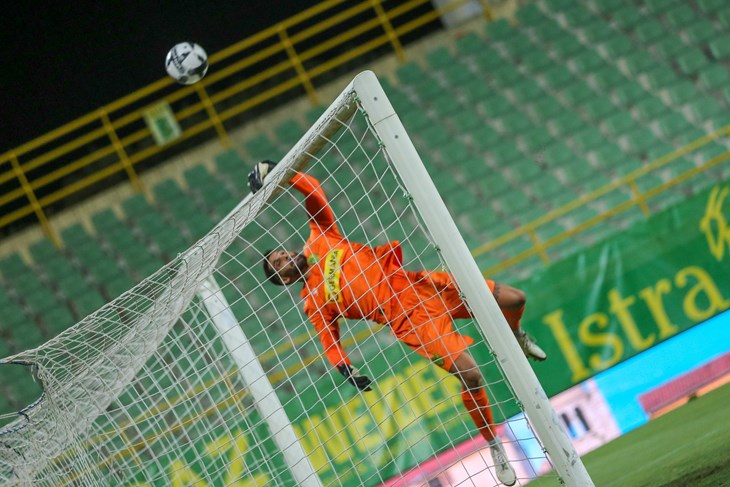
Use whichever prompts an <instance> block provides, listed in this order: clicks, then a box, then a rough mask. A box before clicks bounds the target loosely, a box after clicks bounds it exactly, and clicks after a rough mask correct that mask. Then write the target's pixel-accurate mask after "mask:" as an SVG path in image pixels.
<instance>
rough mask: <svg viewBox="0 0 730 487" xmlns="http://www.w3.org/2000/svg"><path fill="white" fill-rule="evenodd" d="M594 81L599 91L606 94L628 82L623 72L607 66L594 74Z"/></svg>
mask: <svg viewBox="0 0 730 487" xmlns="http://www.w3.org/2000/svg"><path fill="white" fill-rule="evenodd" d="M593 81H594V83H595V85H596V88H598V90H599V91H601V92H604V93H606V92H608V91H610V90H611V89H613V88H614V87H616V86H621V85H623V84H624V83H626V81H627V80H626V77H625V76H624V75H623V73H622V72H621V70H619V69H618V68H616V67H615V66H606V67H604V68H603V69H601V70H600V71H596V72H595V73H593Z"/></svg>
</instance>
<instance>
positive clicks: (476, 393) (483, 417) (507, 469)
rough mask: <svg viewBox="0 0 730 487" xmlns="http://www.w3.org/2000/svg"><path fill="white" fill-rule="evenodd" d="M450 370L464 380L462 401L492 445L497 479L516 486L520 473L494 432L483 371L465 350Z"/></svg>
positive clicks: (490, 446) (490, 448) (462, 382)
mask: <svg viewBox="0 0 730 487" xmlns="http://www.w3.org/2000/svg"><path fill="white" fill-rule="evenodd" d="M449 372H451V373H452V374H454V375H455V376H456V377H458V378H459V380H460V381H461V384H462V389H461V400H462V401H463V403H464V407H465V408H466V410H467V412H468V413H469V416H471V419H472V421H474V424H475V425H476V427H477V429H478V430H479V433H481V435H482V436H483V437H484V439H485V440H487V443H488V444H489V451H490V452H491V454H492V460H493V461H494V468H495V470H496V471H497V478H498V479H499V481H500V482H502V483H503V484H505V485H514V484H515V482H517V476H516V475H515V471H514V469H513V468H512V466H511V465H510V463H509V459H508V458H507V454H506V453H505V451H504V448H503V447H502V443H501V441H500V440H499V437H497V436H496V435H495V432H494V418H493V416H492V410H491V408H490V407H489V399H488V398H487V393H486V391H485V390H484V384H483V382H484V381H483V378H482V373H481V371H480V370H479V367H478V366H477V364H476V362H475V361H474V358H472V356H471V355H469V353H467V352H466V351H464V352H462V353H461V354H460V355H459V356H458V357H457V358H456V360H454V362H453V364H452V365H451V368H450V370H449Z"/></svg>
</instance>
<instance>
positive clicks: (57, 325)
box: [41, 306, 76, 338]
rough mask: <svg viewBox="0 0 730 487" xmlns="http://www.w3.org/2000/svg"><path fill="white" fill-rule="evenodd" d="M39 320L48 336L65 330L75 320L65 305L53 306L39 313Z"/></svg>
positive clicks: (50, 336)
mask: <svg viewBox="0 0 730 487" xmlns="http://www.w3.org/2000/svg"><path fill="white" fill-rule="evenodd" d="M41 322H42V324H43V327H44V328H45V330H46V332H47V335H48V338H52V337H54V336H56V335H58V334H59V333H61V332H63V331H65V330H66V329H67V328H69V327H70V326H71V325H73V324H74V323H75V322H76V320H74V317H73V315H72V314H71V312H70V311H69V309H68V308H67V307H66V306H55V307H53V308H51V309H49V310H47V311H45V312H44V313H42V314H41Z"/></svg>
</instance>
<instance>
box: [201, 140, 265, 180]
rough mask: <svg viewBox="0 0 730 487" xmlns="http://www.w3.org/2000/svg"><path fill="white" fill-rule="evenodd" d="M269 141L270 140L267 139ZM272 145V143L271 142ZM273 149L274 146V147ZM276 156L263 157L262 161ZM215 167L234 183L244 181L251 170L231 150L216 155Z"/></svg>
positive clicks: (234, 151)
mask: <svg viewBox="0 0 730 487" xmlns="http://www.w3.org/2000/svg"><path fill="white" fill-rule="evenodd" d="M267 140H268V139H267ZM269 143H270V142H269ZM272 147H273V146H272ZM272 157H274V156H271V155H269V156H268V157H262V158H261V159H271V158H272ZM215 166H216V169H218V171H220V172H221V173H223V174H224V175H225V177H226V178H230V179H232V180H234V181H243V180H244V179H243V177H244V176H246V175H247V174H248V172H249V170H250V167H249V166H248V165H247V164H246V163H245V162H244V161H243V159H241V156H239V155H238V152H236V150H235V149H229V150H227V151H224V152H221V153H219V154H216V155H215Z"/></svg>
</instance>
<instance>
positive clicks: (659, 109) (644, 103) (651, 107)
mask: <svg viewBox="0 0 730 487" xmlns="http://www.w3.org/2000/svg"><path fill="white" fill-rule="evenodd" d="M667 109H668V107H667V105H666V104H665V103H664V102H662V100H661V99H660V98H658V97H655V96H649V95H647V96H646V97H645V98H644V99H642V100H641V101H640V102H639V103H637V104H636V106H635V110H636V113H637V115H638V116H639V119H640V120H641V121H642V122H650V121H652V120H654V119H656V118H657V117H659V116H660V115H662V114H663V113H664V112H666V111H667Z"/></svg>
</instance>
